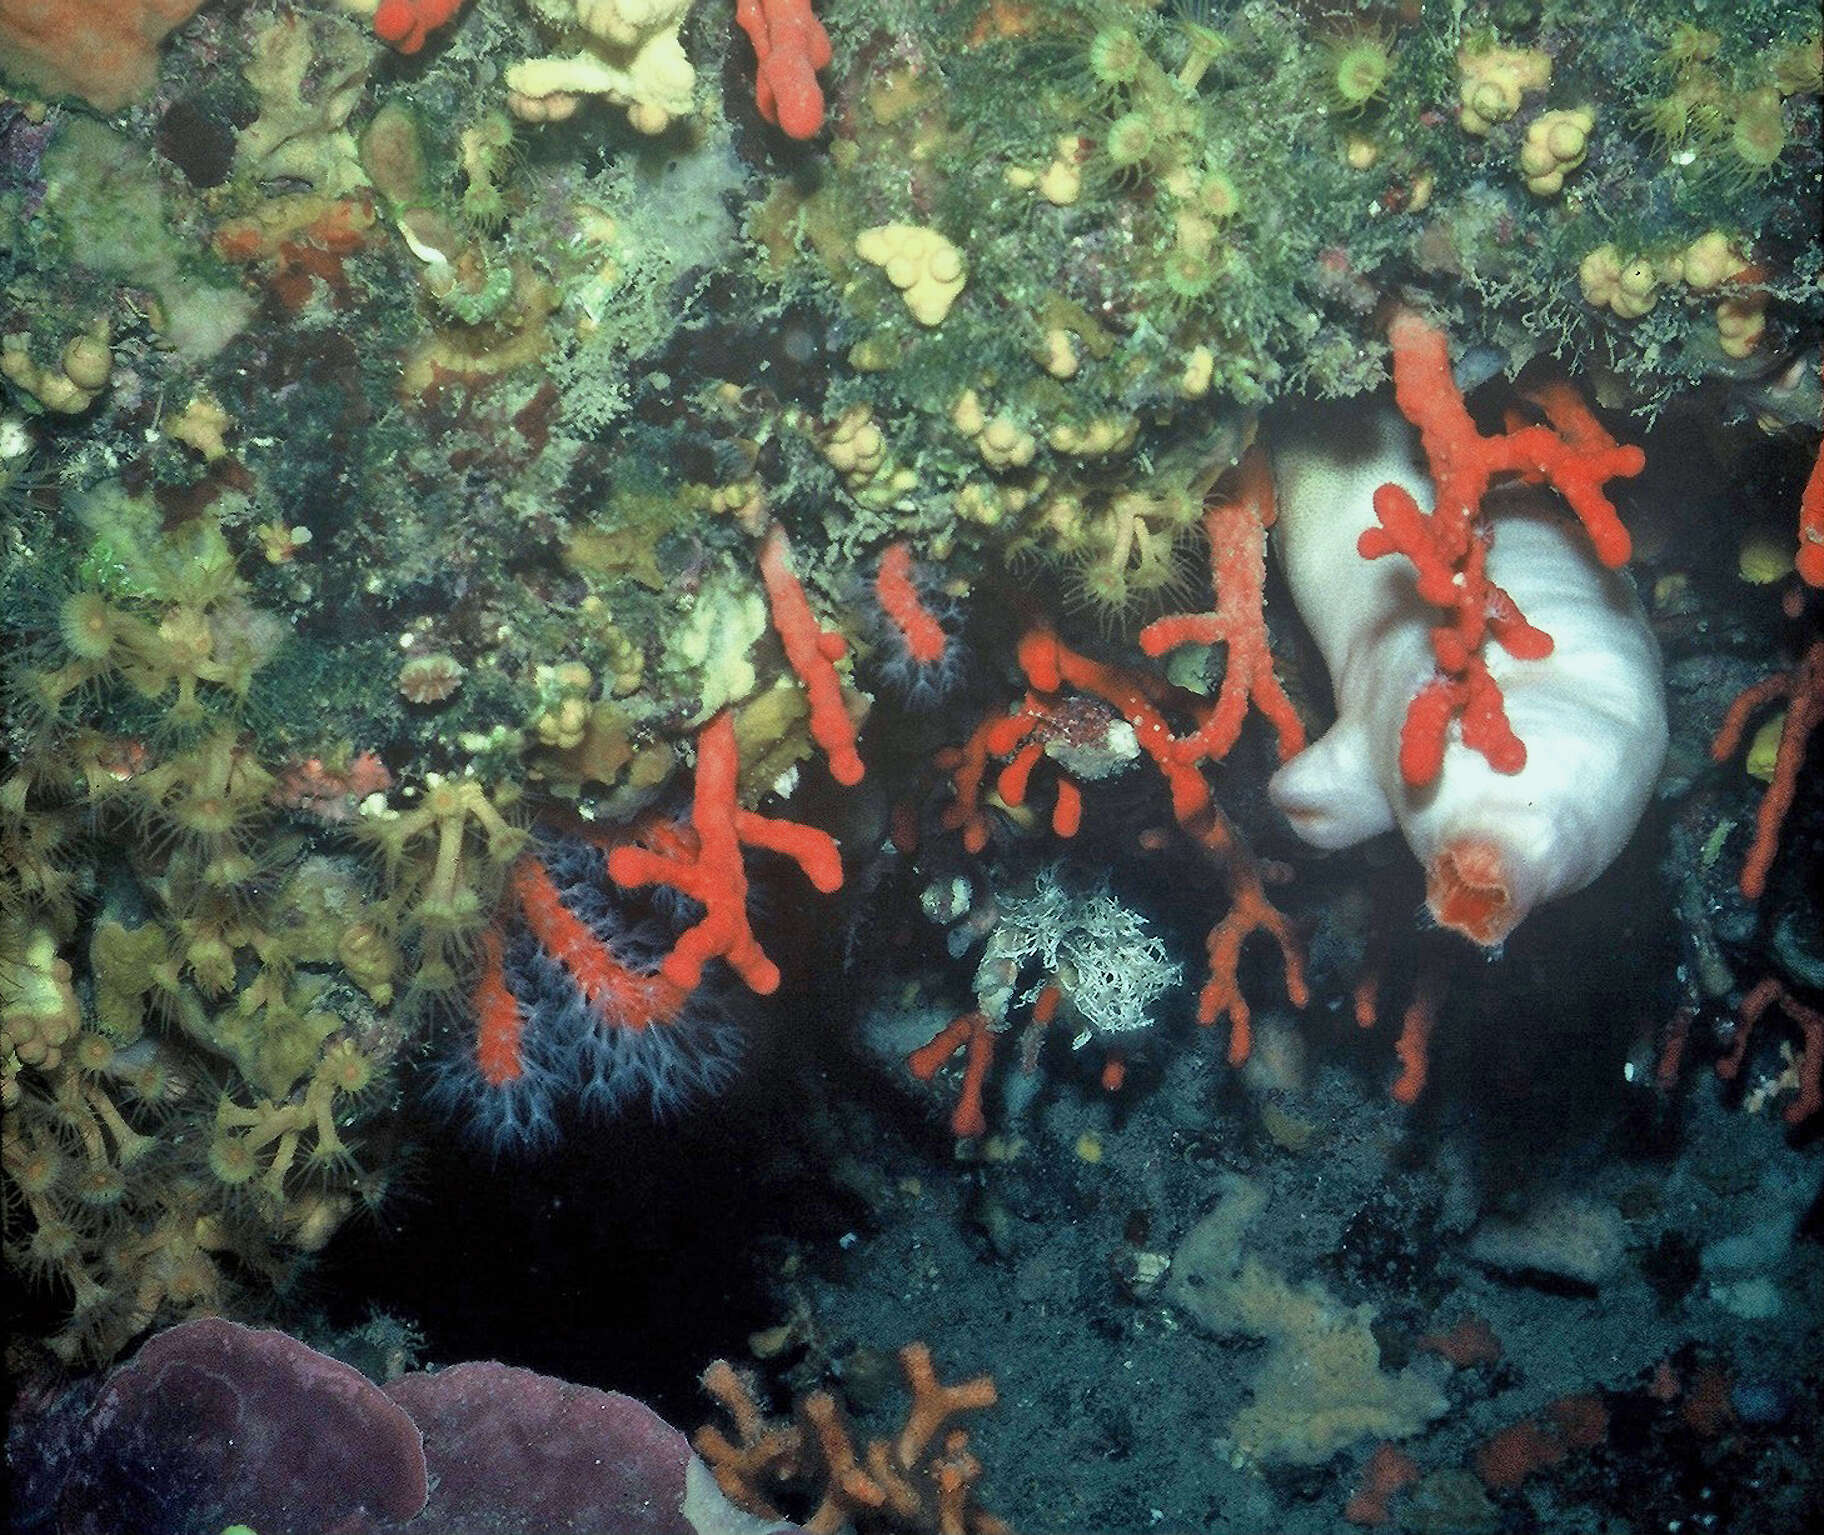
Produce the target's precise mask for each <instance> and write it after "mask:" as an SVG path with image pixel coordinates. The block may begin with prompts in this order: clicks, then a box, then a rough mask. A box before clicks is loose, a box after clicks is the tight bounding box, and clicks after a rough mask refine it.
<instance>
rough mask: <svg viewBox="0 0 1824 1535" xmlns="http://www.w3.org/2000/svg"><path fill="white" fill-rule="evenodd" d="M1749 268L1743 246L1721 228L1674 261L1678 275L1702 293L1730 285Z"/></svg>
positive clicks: (1692, 245)
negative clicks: (1739, 273)
mask: <svg viewBox="0 0 1824 1535" xmlns="http://www.w3.org/2000/svg"><path fill="white" fill-rule="evenodd" d="M1747 265H1748V257H1747V256H1746V255H1745V254H1744V253H1743V250H1742V247H1741V245H1740V244H1739V243H1738V242H1737V241H1735V240H1732V239H1731V238H1730V237H1729V236H1728V235H1726V234H1724V233H1723V232H1722V230H1720V229H1712V230H1711V231H1710V232H1709V233H1708V234H1703V235H1699V236H1698V237H1697V238H1696V239H1695V240H1693V241H1692V242H1691V243H1690V244H1689V245H1687V246H1686V247H1685V248H1684V250H1683V251H1682V252H1680V253H1679V255H1678V256H1677V257H1676V258H1675V259H1674V267H1675V269H1676V274H1675V275H1677V276H1679V277H1682V278H1683V279H1684V281H1685V283H1686V284H1687V285H1688V286H1689V287H1692V288H1695V289H1697V291H1698V292H1700V293H1708V292H1709V291H1710V290H1711V289H1712V288H1714V287H1717V286H1718V285H1720V284H1722V283H1725V282H1727V281H1728V280H1729V279H1730V278H1731V277H1734V276H1735V275H1736V274H1737V273H1738V272H1740V271H1742V270H1743V269H1744V268H1745V267H1746V266H1747Z"/></svg>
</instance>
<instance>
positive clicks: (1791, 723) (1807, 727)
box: [1710, 640, 1824, 901]
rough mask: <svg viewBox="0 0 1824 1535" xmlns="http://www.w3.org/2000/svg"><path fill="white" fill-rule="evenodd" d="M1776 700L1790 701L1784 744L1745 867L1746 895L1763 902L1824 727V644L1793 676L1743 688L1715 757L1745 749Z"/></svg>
mask: <svg viewBox="0 0 1824 1535" xmlns="http://www.w3.org/2000/svg"><path fill="white" fill-rule="evenodd" d="M1775 698H1784V699H1786V700H1787V707H1786V720H1785V723H1784V724H1783V725H1781V727H1780V745H1779V749H1778V751H1777V752H1776V753H1775V754H1774V761H1773V779H1772V781H1771V782H1770V783H1769V784H1768V785H1767V792H1766V793H1765V794H1763V795H1762V796H1761V808H1760V810H1759V811H1758V812H1757V813H1756V815H1755V830H1754V842H1753V844H1752V845H1751V846H1750V847H1749V849H1748V857H1747V858H1746V859H1745V860H1744V861H1743V863H1742V872H1741V878H1740V883H1741V888H1742V894H1743V895H1745V896H1747V897H1748V899H1749V900H1751V901H1758V900H1759V899H1760V898H1761V896H1762V894H1763V893H1764V892H1765V891H1766V889H1767V875H1768V873H1769V871H1770V870H1771V869H1772V868H1773V860H1774V855H1775V854H1776V853H1778V852H1779V849H1780V828H1781V826H1783V825H1784V824H1785V821H1786V813H1787V812H1788V811H1789V810H1791V809H1792V801H1793V797H1794V796H1795V795H1796V794H1797V793H1798V789H1799V771H1800V769H1801V768H1803V767H1804V765H1805V752H1806V748H1807V747H1808V746H1809V745H1810V744H1811V736H1812V732H1813V731H1815V730H1816V729H1817V728H1818V725H1819V723H1820V722H1824V640H1814V641H1812V643H1811V645H1810V646H1809V648H1807V650H1806V652H1805V654H1804V655H1803V656H1802V657H1801V658H1800V660H1799V664H1798V665H1797V666H1795V667H1794V668H1793V669H1792V670H1791V671H1789V672H1776V673H1775V674H1774V675H1773V676H1771V677H1766V678H1763V679H1762V680H1761V681H1759V682H1757V683H1755V684H1754V685H1753V686H1752V687H1749V688H1744V689H1743V690H1742V691H1741V692H1740V693H1739V694H1737V695H1736V699H1735V702H1734V703H1732V704H1730V705H1729V712H1728V713H1727V714H1725V715H1724V716H1723V723H1722V727H1721V728H1720V729H1719V730H1718V731H1717V732H1716V739H1715V740H1713V741H1712V742H1711V743H1710V755H1711V756H1712V757H1713V758H1715V759H1716V761H1718V762H1726V761H1727V760H1728V759H1729V758H1730V757H1732V756H1734V755H1735V752H1736V750H1737V748H1738V747H1740V745H1741V744H1742V736H1743V733H1744V732H1745V731H1746V729H1747V726H1748V721H1749V719H1750V717H1751V716H1752V715H1753V714H1754V711H1755V710H1757V709H1758V708H1760V707H1761V705H1762V704H1764V703H1767V702H1769V701H1771V700H1772V699H1775Z"/></svg>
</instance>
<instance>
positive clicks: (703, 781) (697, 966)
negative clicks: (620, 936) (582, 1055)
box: [608, 609, 842, 995]
mask: <svg viewBox="0 0 1824 1535" xmlns="http://www.w3.org/2000/svg"><path fill="white" fill-rule="evenodd" d="M807 611H808V609H807ZM739 766H740V762H739V757H738V754H737V750H736V746H735V723H734V719H733V717H732V716H731V715H730V714H729V713H728V711H727V710H723V711H722V712H721V713H719V714H717V715H716V717H715V718H714V719H712V720H711V721H710V722H709V723H708V724H707V725H705V726H704V727H703V729H702V730H701V731H700V732H698V735H697V773H696V784H695V788H694V790H693V794H692V799H691V814H690V828H689V831H690V835H689V836H688V837H687V838H682V839H678V841H679V845H677V846H674V847H669V848H664V849H654V848H650V847H635V846H622V847H617V848H616V849H615V850H614V851H613V852H612V853H610V854H609V855H608V875H609V878H611V879H612V880H613V881H614V882H615V883H616V884H617V885H622V886H625V887H627V888H630V889H632V888H637V887H639V886H642V885H668V886H670V887H671V888H672V889H674V890H677V891H679V892H680V893H681V894H684V895H687V896H689V897H690V898H691V899H692V900H693V901H697V902H699V903H700V904H701V905H702V906H703V908H704V913H703V916H702V918H701V919H700V920H699V921H698V922H696V923H695V924H694V925H693V926H691V927H689V928H686V929H685V931H684V932H683V933H681V934H680V935H679V937H678V941H677V943H676V944H675V945H674V946H673V948H672V951H671V953H669V954H668V955H666V957H665V962H664V964H663V965H662V966H661V967H660V973H661V974H662V975H663V976H664V977H665V978H666V979H667V980H668V981H670V982H671V983H672V984H673V985H675V986H681V987H683V988H684V989H685V990H687V991H688V990H690V989H691V988H693V987H695V986H696V985H697V983H698V982H699V981H700V980H701V979H702V977H703V966H704V965H705V964H707V963H708V962H709V961H710V960H711V959H716V958H721V959H725V960H727V961H728V963H729V965H730V967H731V968H732V969H733V970H734V971H735V973H736V974H737V975H739V976H740V977H741V979H742V980H744V981H745V982H746V983H747V984H748V986H749V987H750V988H752V989H753V990H754V991H757V992H760V993H762V994H763V995H764V994H766V993H769V992H772V991H775V990H777V989H778V986H779V967H778V966H777V965H775V964H774V963H773V962H772V961H771V960H770V959H768V958H767V957H766V953H765V951H764V950H763V949H761V947H760V940H759V939H758V938H756V937H755V936H754V930H753V928H752V927H750V926H749V925H748V920H747V869H746V865H745V863H744V861H743V858H742V853H741V849H742V847H743V846H746V847H760V848H766V849H768V850H769V851H771V852H775V853H783V854H785V856H786V857H787V858H790V859H791V860H792V861H793V862H794V863H796V864H797V865H798V867H799V868H801V869H802V870H804V873H805V876H806V877H807V878H808V879H809V880H810V882H811V883H812V884H813V885H814V886H816V887H817V889H818V890H820V891H822V892H823V893H824V894H826V895H828V894H829V893H830V892H832V891H835V890H838V889H840V888H841V886H842V854H841V852H840V850H839V849H838V848H837V846H836V839H835V838H834V837H831V836H830V835H829V834H828V833H827V832H823V831H819V830H818V829H817V828H816V827H814V826H805V825H803V824H801V823H799V822H797V821H785V820H776V819H773V818H770V817H767V816H763V815H758V814H756V813H755V812H753V811H751V810H744V809H742V808H741V804H740V801H739V800H738V799H737V797H736V783H735V779H736V773H737V770H738V768H739Z"/></svg>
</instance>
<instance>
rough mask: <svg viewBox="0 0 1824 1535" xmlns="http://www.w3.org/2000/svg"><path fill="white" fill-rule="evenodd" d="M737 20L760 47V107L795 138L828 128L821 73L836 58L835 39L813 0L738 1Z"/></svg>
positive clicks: (757, 67) (757, 95) (756, 87)
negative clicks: (833, 51) (815, 11)
mask: <svg viewBox="0 0 1824 1535" xmlns="http://www.w3.org/2000/svg"><path fill="white" fill-rule="evenodd" d="M735 21H736V23H737V24H738V25H739V26H740V28H741V30H742V31H743V32H745V33H746V34H747V40H748V41H749V42H750V43H752V44H753V45H754V105H755V107H757V108H758V109H759V112H760V115H761V116H762V117H764V118H765V119H766V120H767V121H768V122H769V123H777V124H778V126H779V128H780V129H781V130H782V131H783V132H784V133H786V134H787V135H788V136H789V137H791V138H794V139H808V138H812V137H814V136H815V135H816V133H817V131H818V130H819V129H820V128H822V127H823V90H822V88H821V87H820V86H819V85H818V84H817V71H818V70H820V69H822V68H823V67H824V65H826V64H828V63H829V62H830V37H829V34H828V33H827V32H825V31H824V30H823V23H822V22H820V21H819V20H818V19H817V17H816V16H815V15H814V14H813V13H812V11H811V0H735Z"/></svg>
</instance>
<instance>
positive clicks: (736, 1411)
mask: <svg viewBox="0 0 1824 1535" xmlns="http://www.w3.org/2000/svg"><path fill="white" fill-rule="evenodd" d="M899 1363H900V1368H901V1369H902V1370H903V1371H904V1372H905V1376H906V1384H907V1386H908V1387H909V1388H910V1389H911V1392H912V1403H911V1407H910V1408H909V1409H908V1411H907V1413H906V1421H905V1424H904V1426H903V1427H902V1428H901V1429H900V1431H899V1433H898V1434H897V1435H895V1436H894V1437H893V1438H892V1439H891V1440H888V1439H870V1440H869V1441H868V1442H867V1444H866V1445H859V1444H857V1442H856V1440H855V1436H854V1433H853V1431H852V1429H851V1428H850V1427H849V1424H848V1421H847V1419H846V1418H845V1416H844V1414H843V1412H842V1409H841V1407H840V1406H838V1405H837V1402H836V1399H835V1397H834V1396H832V1395H831V1394H830V1393H829V1392H827V1391H813V1392H811V1393H810V1394H809V1395H807V1396H805V1397H804V1398H803V1399H801V1400H800V1401H799V1403H798V1404H797V1411H796V1414H795V1416H794V1417H792V1418H787V1419H771V1418H768V1417H767V1416H766V1414H765V1412H764V1411H762V1409H761V1407H760V1403H759V1401H758V1399H757V1398H756V1396H755V1393H754V1386H753V1383H752V1381H750V1380H749V1379H747V1378H746V1377H745V1376H743V1375H742V1374H741V1373H740V1372H738V1371H737V1370H736V1369H735V1368H734V1367H733V1366H732V1365H731V1364H729V1363H728V1361H727V1360H724V1359H718V1360H716V1361H715V1362H714V1363H713V1364H711V1365H710V1367H709V1368H708V1369H707V1370H705V1371H704V1372H703V1389H704V1390H705V1391H707V1392H708V1393H709V1394H710V1395H711V1396H712V1397H714V1398H715V1399H716V1401H717V1402H718V1403H719V1404H720V1405H721V1407H722V1409H723V1410H724V1411H725V1412H726V1413H727V1414H728V1416H729V1418H730V1420H731V1421H732V1423H733V1425H734V1430H735V1438H734V1439H732V1440H731V1439H730V1438H729V1437H728V1436H727V1435H726V1434H724V1433H723V1432H722V1430H721V1429H719V1428H716V1427H714V1426H711V1427H707V1428H702V1429H699V1430H698V1431H697V1432H696V1433H695V1434H694V1435H693V1436H692V1438H691V1443H692V1444H693V1445H694V1446H695V1447H696V1450H697V1453H698V1454H699V1455H701V1456H702V1457H703V1459H704V1461H705V1462H707V1463H708V1465H709V1468H710V1470H711V1472H712V1473H713V1474H714V1475H715V1478H716V1483H717V1485H718V1486H719V1487H721V1489H722V1492H723V1494H724V1496H726V1497H727V1498H728V1500H729V1501H730V1502H731V1503H734V1504H735V1505H736V1506H737V1507H740V1508H743V1509H745V1510H747V1511H748V1512H749V1513H751V1514H756V1515H758V1516H759V1517H761V1518H763V1519H779V1518H782V1517H783V1515H782V1514H781V1513H780V1512H779V1509H778V1507H777V1503H778V1501H779V1500H780V1498H781V1497H782V1495H785V1494H789V1493H797V1494H799V1495H801V1496H803V1497H804V1498H805V1501H807V1502H808V1501H809V1500H810V1498H811V1497H816V1498H817V1505H816V1507H815V1508H814V1509H813V1510H812V1512H811V1514H810V1515H809V1517H807V1518H806V1519H805V1520H804V1521H803V1525H802V1527H803V1528H804V1529H805V1530H807V1531H809V1532H810V1535H836V1532H838V1531H841V1530H855V1531H859V1532H863V1535H877V1532H878V1535H887V1532H897V1535H1010V1532H1009V1530H1008V1528H1007V1526H1006V1525H1005V1524H1004V1523H1002V1521H1000V1520H999V1519H996V1518H995V1517H994V1516H993V1515H992V1514H987V1513H984V1512H983V1511H982V1510H981V1509H980V1508H978V1507H976V1506H975V1491H974V1490H975V1484H976V1483H977V1482H978V1481H979V1480H980V1479H981V1474H982V1463H981V1461H980V1460H978V1459H977V1458H976V1457H975V1456H974V1455H973V1454H971V1453H970V1451H969V1436H968V1434H967V1433H966V1432H964V1431H963V1430H962V1429H960V1428H957V1427H956V1426H955V1425H954V1420H955V1418H956V1417H957V1416H958V1414H960V1413H965V1412H977V1411H980V1410H981V1409H982V1408H984V1407H992V1406H993V1405H994V1403H995V1401H996V1398H997V1393H996V1391H995V1387H994V1381H993V1379H992V1377H990V1376H987V1375H977V1376H975V1377H974V1378H973V1379H971V1380H966V1381H962V1382H960V1383H958V1384H957V1385H953V1386H946V1385H944V1384H943V1383H942V1382H941V1381H940V1380H938V1378H937V1371H936V1369H935V1368H934V1367H933V1365H932V1363H931V1350H930V1349H929V1348H927V1347H926V1346H925V1345H924V1344H923V1343H908V1344H907V1345H906V1346H905V1347H904V1348H902V1349H901V1350H900V1351H899Z"/></svg>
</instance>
